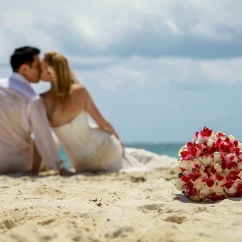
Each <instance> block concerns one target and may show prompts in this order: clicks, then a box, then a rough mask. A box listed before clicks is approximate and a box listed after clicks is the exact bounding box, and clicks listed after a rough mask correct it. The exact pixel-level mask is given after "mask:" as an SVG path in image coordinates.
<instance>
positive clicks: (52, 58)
mask: <svg viewBox="0 0 242 242" xmlns="http://www.w3.org/2000/svg"><path fill="white" fill-rule="evenodd" d="M44 61H45V63H46V65H47V70H48V71H49V72H50V74H51V76H52V78H53V84H52V91H53V102H54V103H53V104H54V106H56V105H58V104H61V105H64V104H65V103H66V101H67V100H68V98H69V92H70V88H71V84H74V83H78V81H77V79H76V77H75V75H74V74H73V72H72V70H71V68H70V66H69V64H68V61H67V59H66V57H65V56H63V55H62V54H60V53H58V52H47V53H45V56H44Z"/></svg>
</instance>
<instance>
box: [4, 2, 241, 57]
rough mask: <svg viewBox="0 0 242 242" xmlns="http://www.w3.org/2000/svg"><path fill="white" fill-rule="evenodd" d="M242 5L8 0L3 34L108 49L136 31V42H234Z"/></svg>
mask: <svg viewBox="0 0 242 242" xmlns="http://www.w3.org/2000/svg"><path fill="white" fill-rule="evenodd" d="M241 7H242V2H240V1H236V0H235V1H233V2H231V1H230V2H228V1H227V0H213V1H208V0H196V1H194V0H187V1H176V0H150V1H146V0H116V1H113V0H103V1H99V0H89V1H84V0H73V1H71V2H70V1H66V0H42V1H39V2H38V1H37V2H33V1H32V0H26V1H25V4H20V3H19V2H18V1H17V0H10V1H6V2H4V3H1V9H0V36H1V40H2V41H3V43H4V42H7V43H8V44H9V45H10V46H11V48H12V49H13V48H15V47H16V46H19V45H23V44H24V43H31V44H36V45H39V46H40V47H41V48H42V49H44V50H47V49H51V48H53V49H54V48H55V49H57V50H62V49H63V48H62V46H63V45H65V41H66V40H68V39H69V42H68V43H72V42H73V41H74V40H73V41H71V40H70V39H71V38H74V39H75V41H74V42H73V43H75V45H76V47H75V46H74V47H73V46H71V47H72V48H76V49H78V50H79V49H80V50H83V49H85V48H87V46H89V47H90V48H91V49H92V50H97V51H106V52H107V53H108V52H109V51H110V50H111V49H112V48H116V49H118V48H121V49H122V48H123V46H122V45H123V44H124V43H125V44H126V45H127V43H128V42H127V40H129V38H130V36H133V37H132V38H135V37H134V36H137V39H135V40H132V41H133V42H135V43H136V42H137V44H138V43H139V42H140V41H142V39H140V36H143V37H147V35H149V36H151V38H154V41H155V40H156V38H158V39H159V41H160V42H161V43H165V46H164V48H167V45H169V43H170V45H171V46H170V48H171V47H172V45H175V43H176V45H178V46H179V38H178V39H177V40H176V38H177V37H178V36H183V37H184V36H185V37H188V38H189V36H190V37H191V38H192V37H196V38H198V39H199V38H201V37H203V38H205V39H207V40H215V41H218V40H219V41H225V42H230V41H232V40H235V39H236V38H237V36H236V35H238V34H239V35H241V34H242V30H241V29H242V17H241V12H240V9H241ZM56 32H57V33H56ZM70 32H71V33H72V36H68V35H69V34H70ZM157 34H158V36H157ZM152 35H154V36H153V37H152ZM167 38H168V39H167ZM169 39H171V41H169ZM79 40H80V41H79ZM78 41H79V45H78ZM144 41H145V40H144ZM176 41H177V42H176ZM180 41H182V40H180ZM146 48H150V46H149V44H148V43H147V44H146ZM159 48H162V44H161V45H160V46H159ZM65 49H68V46H65ZM140 54H142V53H140ZM0 57H6V54H4V53H0Z"/></svg>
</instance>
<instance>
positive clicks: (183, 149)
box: [178, 145, 187, 156]
mask: <svg viewBox="0 0 242 242" xmlns="http://www.w3.org/2000/svg"><path fill="white" fill-rule="evenodd" d="M185 150H187V146H186V145H184V146H182V147H181V149H180V150H179V151H178V156H181V152H183V151H185Z"/></svg>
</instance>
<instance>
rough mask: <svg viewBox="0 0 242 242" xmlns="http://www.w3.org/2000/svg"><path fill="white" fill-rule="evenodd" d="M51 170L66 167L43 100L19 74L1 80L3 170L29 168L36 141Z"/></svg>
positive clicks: (0, 155)
mask: <svg viewBox="0 0 242 242" xmlns="http://www.w3.org/2000/svg"><path fill="white" fill-rule="evenodd" d="M31 134H34V136H35V139H34V143H35V145H36V148H37V150H38V152H39V154H40V156H41V158H42V159H43V161H44V163H45V164H46V166H47V167H48V168H49V169H59V168H61V167H63V165H64V164H63V161H61V158H60V156H59V152H58V149H57V147H56V145H55V142H54V140H53V137H52V135H51V131H50V127H49V123H48V120H47V114H46V109H45V105H44V102H43V99H42V98H41V97H40V96H39V95H37V94H36V93H35V91H34V90H33V89H32V87H31V85H30V83H29V82H28V81H27V80H26V79H25V78H24V77H23V76H21V75H20V74H18V73H13V74H12V76H11V77H10V78H9V79H2V80H1V81H0V173H3V172H24V171H30V170H31V168H32V163H33V140H32V139H31Z"/></svg>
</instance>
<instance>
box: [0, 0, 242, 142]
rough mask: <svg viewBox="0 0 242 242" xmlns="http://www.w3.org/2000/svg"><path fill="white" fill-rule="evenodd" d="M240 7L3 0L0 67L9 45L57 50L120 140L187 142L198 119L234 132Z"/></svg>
mask: <svg viewBox="0 0 242 242" xmlns="http://www.w3.org/2000/svg"><path fill="white" fill-rule="evenodd" d="M241 9H242V2H241V1H239V0H233V1H228V0H213V1H211V0H209V1H208V0H186V1H177V0H176V1H175V0H149V1H148V0H116V1H113V0H89V1H84V0H72V1H67V0H65V1H64V0H42V1H38V2H33V1H30V0H25V2H24V4H23V3H19V1H17V0H9V1H3V0H2V2H1V9H0V43H1V48H0V76H1V77H4V76H8V75H9V74H10V73H11V70H10V68H9V67H8V65H9V64H8V62H9V61H8V60H9V56H10V55H11V53H12V51H13V49H14V48H16V47H19V46H22V45H35V46H37V47H39V48H40V49H41V50H42V53H43V52H45V51H49V50H54V51H59V52H61V53H63V54H65V55H66V56H67V57H68V59H69V61H70V63H71V66H72V68H73V69H74V72H75V74H76V76H77V77H78V79H79V81H80V82H82V83H84V84H85V85H86V86H87V87H88V88H89V90H90V92H91V94H92V95H93V98H94V100H95V102H96V104H97V106H98V107H99V108H100V110H101V111H102V113H103V114H104V116H105V117H106V118H107V119H108V120H110V122H111V123H112V124H113V125H114V126H115V128H116V129H117V131H118V133H119V134H120V136H121V138H122V139H123V140H124V141H125V142H126V143H127V142H184V141H186V142H187V141H189V140H190V139H191V137H192V135H193V134H194V133H195V131H197V130H200V129H202V128H203V127H204V126H208V127H209V128H211V129H214V130H215V131H217V130H222V131H224V132H226V134H228V135H229V134H230V133H232V134H233V135H234V136H236V137H238V138H239V139H241V140H242V122H241V120H242V109H241V104H242V96H241V91H242V42H241V38H242V17H241V11H240V10H241ZM35 88H36V89H37V90H38V91H39V92H42V91H44V90H45V89H46V88H48V86H44V85H43V84H40V85H38V86H36V87H35Z"/></svg>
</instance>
